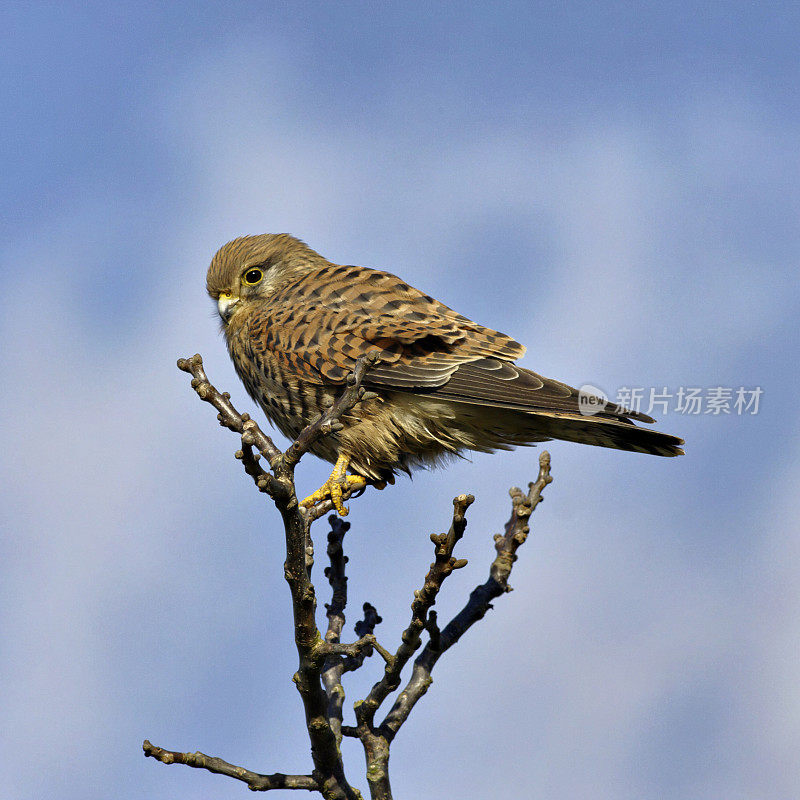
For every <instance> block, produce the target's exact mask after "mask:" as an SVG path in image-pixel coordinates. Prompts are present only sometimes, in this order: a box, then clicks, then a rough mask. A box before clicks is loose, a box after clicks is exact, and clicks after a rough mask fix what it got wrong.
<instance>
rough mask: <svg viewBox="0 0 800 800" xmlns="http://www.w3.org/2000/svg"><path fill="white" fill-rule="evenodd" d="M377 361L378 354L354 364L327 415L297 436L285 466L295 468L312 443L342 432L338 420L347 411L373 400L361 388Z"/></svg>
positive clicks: (326, 412) (324, 414)
mask: <svg viewBox="0 0 800 800" xmlns="http://www.w3.org/2000/svg"><path fill="white" fill-rule="evenodd" d="M379 361H380V354H379V353H378V352H377V351H373V352H371V353H367V354H366V355H363V356H361V357H360V358H359V359H358V360H357V361H356V365H355V367H354V368H353V371H352V372H351V373H350V374H349V375H348V376H347V385H346V388H345V390H344V391H343V392H342V393H341V394H340V395H339V397H338V398H337V400H336V401H335V402H334V404H333V405H332V406H331V407H330V408H329V409H328V410H327V411H325V412H324V413H323V414H321V415H320V417H319V418H318V419H317V420H315V421H314V422H312V423H311V424H310V425H307V426H306V427H305V428H304V429H303V430H302V431H301V432H300V435H299V436H298V437H297V439H295V441H294V443H293V444H292V446H291V447H290V448H289V449H288V450H287V451H286V454H285V456H284V459H285V462H286V465H287V466H289V467H293V466H295V464H297V462H298V461H300V458H301V457H302V455H303V454H304V453H307V452H308V450H309V448H310V447H311V446H312V445H313V444H314V442H316V441H318V440H319V439H321V438H322V437H323V436H327V435H328V434H330V433H335V432H336V431H339V430H341V429H342V428H343V427H344V426H343V425H342V423H341V422H340V420H341V418H342V417H343V416H344V415H345V414H346V413H347V412H348V411H350V410H351V409H352V408H353V406H354V405H356V403H358V402H359V401H361V400H365V399H370V397H375V395H374V394H373V393H367V392H366V390H365V389H364V387H363V386H362V385H361V384H362V382H363V380H364V376H365V375H366V373H367V370H369V369H370V367H373V366H375V365H376V364H377V363H378V362H379Z"/></svg>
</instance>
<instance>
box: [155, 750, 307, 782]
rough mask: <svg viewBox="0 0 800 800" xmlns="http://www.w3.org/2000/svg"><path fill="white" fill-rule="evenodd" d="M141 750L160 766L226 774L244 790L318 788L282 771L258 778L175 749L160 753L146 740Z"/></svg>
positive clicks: (224, 763) (219, 761)
mask: <svg viewBox="0 0 800 800" xmlns="http://www.w3.org/2000/svg"><path fill="white" fill-rule="evenodd" d="M142 749H143V750H144V754H145V756H149V757H150V758H155V759H156V760H157V761H160V762H161V763H162V764H186V766H187V767H196V768H197V769H206V770H208V771H209V772H216V773H217V774H219V775H227V776H228V777H229V778H236V780H238V781H242V782H243V783H246V784H247V787H248V788H249V789H252V790H253V791H254V792H266V791H269V790H270V789H306V790H308V791H309V792H313V791H319V789H320V786H319V783H317V781H316V780H315V778H314V777H313V776H311V775H285V774H284V773H282V772H275V773H273V774H272V775H262V774H260V773H258V772H251V771H250V770H249V769H245V768H244V767H237V766H234V765H233V764H229V763H228V762H227V761H223V760H222V759H221V758H217V757H216V756H207V755H205V753H179V752H176V751H175V750H164V748H162V747H156V746H155V745H154V744H151V743H150V742H149V741H148V740H147V739H145V740H144V744H143V745H142Z"/></svg>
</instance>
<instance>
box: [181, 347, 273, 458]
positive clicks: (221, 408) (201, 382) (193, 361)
mask: <svg viewBox="0 0 800 800" xmlns="http://www.w3.org/2000/svg"><path fill="white" fill-rule="evenodd" d="M178 369H180V370H183V371H184V372H188V373H189V374H190V375H191V376H192V389H194V390H195V391H196V392H197V394H198V396H199V397H200V399H201V400H204V401H205V402H206V403H211V405H212V406H214V408H216V409H217V411H218V412H219V414H218V415H217V419H218V420H219V424H220V425H223V426H224V427H226V428H228V429H229V430H232V431H234V432H235V433H244V430H245V423H246V422H250V423H251V425H248V426H247V428H248V429H249V430H250V431H251V432H252V434H253V442H252V443H253V444H254V445H255V446H256V447H257V448H258V451H259V452H260V453H261V454H262V455H263V456H264V457H265V458H266V459H267V460H268V461H269V462H270V463H272V460H273V459H275V458H278V457H280V456H281V455H282V453H281V451H280V450H279V449H278V448H277V447H276V446H275V443H274V442H273V441H272V439H270V438H269V436H267V435H266V434H265V433H264V432H263V431H262V430H261V429H260V428H259V427H258V425H257V424H256V423H255V422H254V421H253V420H251V419H250V415H249V414H240V413H239V412H238V411H237V410H236V409H235V408H234V407H233V404H232V403H231V396H230V394H229V393H228V392H218V391H217V390H216V389H215V388H214V386H212V385H211V382H210V381H209V380H208V377H207V376H206V373H205V370H204V369H203V359H202V357H201V356H200V354H199V353H196V354H195V355H193V356H192V357H191V358H179V359H178Z"/></svg>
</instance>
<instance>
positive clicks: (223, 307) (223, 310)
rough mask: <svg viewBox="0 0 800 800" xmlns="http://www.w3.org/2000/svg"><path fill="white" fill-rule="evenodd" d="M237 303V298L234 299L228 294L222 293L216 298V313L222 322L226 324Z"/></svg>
mask: <svg viewBox="0 0 800 800" xmlns="http://www.w3.org/2000/svg"><path fill="white" fill-rule="evenodd" d="M238 302H239V298H238V297H234V296H233V295H232V294H231V293H230V292H222V293H221V294H220V296H219V297H218V298H217V311H219V315H220V317H222V320H223V322H227V321H228V320H229V319H230V318H231V316H232V315H233V312H234V311H235V310H236V304H237V303H238Z"/></svg>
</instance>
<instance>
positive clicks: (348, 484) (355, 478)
mask: <svg viewBox="0 0 800 800" xmlns="http://www.w3.org/2000/svg"><path fill="white" fill-rule="evenodd" d="M349 464H350V459H349V458H348V457H347V456H339V458H337V459H336V465H335V466H334V468H333V472H331V476H330V478H328V480H326V481H325V483H323V484H322V486H320V488H319V489H317V491H316V492H314V494H310V495H309V496H308V497H306V499H305V500H301V501H300V505H301V506H303V508H313V507H314V506H315V505H316V504H317V503H319V502H321V501H323V500H327V498H329V497H330V499H331V502H332V503H333V507H334V508H335V509H336V511H337V512H338V513H339V515H340V516H342V517H346V516H347V515H348V513H350V509H348V508H346V507H345V506H344V505H343V504H342V495H343V494H344V493H345V492H348V493H349V492H353V491H355V490H357V489H363V488H364V487H365V486H366V485H367V480H366V478H362V477H361V476H360V475H348V474H347V467H348V465H349Z"/></svg>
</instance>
